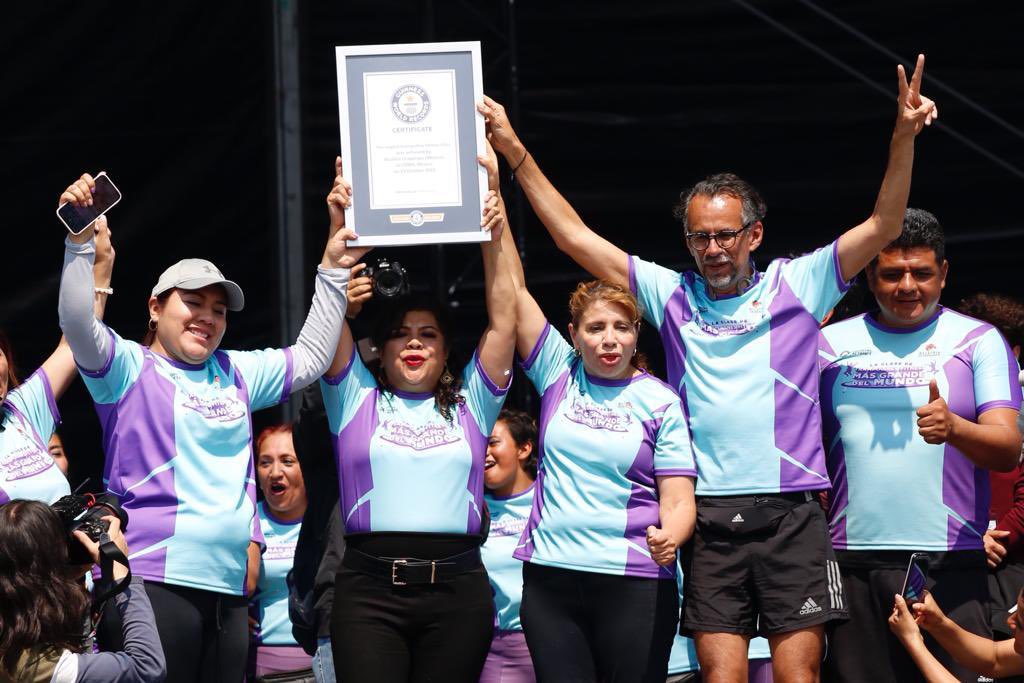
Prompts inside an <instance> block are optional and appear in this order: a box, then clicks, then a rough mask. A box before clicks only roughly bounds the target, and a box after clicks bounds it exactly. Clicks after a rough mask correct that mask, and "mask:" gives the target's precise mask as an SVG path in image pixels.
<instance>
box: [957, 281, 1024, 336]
mask: <svg viewBox="0 0 1024 683" xmlns="http://www.w3.org/2000/svg"><path fill="white" fill-rule="evenodd" d="M957 310H958V311H960V312H961V313H963V314H964V315H969V316H971V317H972V318H977V319H978V320H984V321H985V322H987V323H989V324H991V325H993V326H995V328H996V329H998V330H999V331H1000V332H1001V333H1002V335H1003V336H1004V337H1006V341H1007V342H1009V344H1010V346H1011V347H1013V346H1020V347H1024V303H1021V302H1020V301H1019V300H1017V299H1014V298H1013V297H1012V296H1005V295H1003V294H985V293H984V292H981V293H978V294H973V295H971V296H969V297H967V298H966V299H964V300H963V301H961V302H960V305H959V306H957Z"/></svg>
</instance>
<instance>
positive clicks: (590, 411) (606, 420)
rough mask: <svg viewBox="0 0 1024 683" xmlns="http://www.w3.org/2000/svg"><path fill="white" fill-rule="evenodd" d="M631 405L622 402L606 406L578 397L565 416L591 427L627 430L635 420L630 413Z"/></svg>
mask: <svg viewBox="0 0 1024 683" xmlns="http://www.w3.org/2000/svg"><path fill="white" fill-rule="evenodd" d="M630 407H631V404H629V403H621V404H619V405H618V406H615V407H614V408H606V407H603V406H599V405H597V404H595V403H590V402H589V401H583V400H579V399H577V400H574V401H573V402H572V404H571V405H570V406H569V408H568V409H567V410H566V411H565V416H566V417H567V418H569V419H570V420H572V421H573V422H575V423H576V424H581V425H584V426H585V427H590V428H591V429H607V430H608V431H610V432H625V431H627V430H628V429H629V425H630V424H632V422H633V417H632V416H631V415H630V414H629V409H630ZM616 408H618V410H616Z"/></svg>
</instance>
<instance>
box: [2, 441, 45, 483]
mask: <svg viewBox="0 0 1024 683" xmlns="http://www.w3.org/2000/svg"><path fill="white" fill-rule="evenodd" d="M55 466H56V465H55V464H54V462H53V458H52V457H51V456H50V454H49V453H46V452H44V451H42V450H40V448H39V447H38V446H36V445H35V444H29V445H24V446H20V447H19V448H15V449H14V450H13V451H11V453H10V454H8V456H7V457H6V458H4V460H3V462H0V470H3V471H5V472H6V473H7V477H6V479H7V481H17V480H18V479H27V478H28V477H32V476H35V475H37V474H39V473H40V472H45V471H46V470H48V469H50V468H51V467H55Z"/></svg>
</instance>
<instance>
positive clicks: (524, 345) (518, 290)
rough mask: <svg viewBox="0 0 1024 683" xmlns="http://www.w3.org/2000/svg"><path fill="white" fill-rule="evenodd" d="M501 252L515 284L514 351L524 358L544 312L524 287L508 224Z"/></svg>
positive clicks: (541, 326)
mask: <svg viewBox="0 0 1024 683" xmlns="http://www.w3.org/2000/svg"><path fill="white" fill-rule="evenodd" d="M499 201H501V212H502V213H503V214H504V213H505V206H504V204H505V202H504V200H503V199H501V197H500V195H499ZM501 239H502V253H503V254H504V258H505V264H506V267H507V268H508V269H509V272H510V273H511V275H512V284H513V285H514V286H515V300H516V352H517V353H518V354H519V357H520V358H522V359H526V358H528V357H529V355H530V352H531V351H533V349H534V347H535V346H536V345H537V340H538V339H540V335H541V334H542V333H543V332H544V328H545V326H546V325H547V324H548V321H547V318H546V317H544V312H543V311H542V310H541V309H540V306H539V305H538V304H537V300H536V299H534V298H533V295H532V294H530V290H528V289H527V288H526V276H525V274H524V273H523V261H522V259H520V258H519V250H518V248H517V247H516V243H515V240H514V239H513V238H512V230H511V229H510V226H506V228H505V230H503V231H502V234H501Z"/></svg>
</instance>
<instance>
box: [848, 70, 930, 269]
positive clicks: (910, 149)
mask: <svg viewBox="0 0 1024 683" xmlns="http://www.w3.org/2000/svg"><path fill="white" fill-rule="evenodd" d="M896 71H897V80H898V83H899V98H898V101H897V114H896V127H895V129H894V130H893V133H892V141H891V142H890V143H889V165H888V166H887V167H886V169H885V177H884V178H883V179H882V187H881V189H880V190H879V191H878V198H877V199H876V200H875V209H874V211H873V212H872V213H871V216H870V217H869V218H868V219H867V220H866V221H864V222H863V223H861V224H860V225H858V226H856V227H853V228H850V229H849V230H847V231H846V232H845V233H844V234H843V235H842V236H840V238H839V245H838V252H839V266H840V269H841V270H842V277H843V281H847V280H850V279H851V278H853V276H855V275H856V274H857V273H859V272H860V271H861V270H863V268H864V266H866V265H868V263H870V262H871V259H873V258H875V256H877V255H878V252H880V251H882V249H884V248H885V247H886V246H887V245H888V244H889V243H890V242H892V241H893V240H895V239H896V238H897V237H899V236H900V232H901V231H902V229H903V215H904V214H905V213H906V211H907V198H908V197H909V196H910V177H911V171H912V169H913V167H914V138H915V137H916V136H917V134H918V133H920V132H921V130H922V129H923V128H924V126H928V125H931V122H932V121H934V120H935V119H937V118H938V117H939V110H938V108H937V107H936V106H935V103H934V102H932V101H931V100H930V99H928V98H927V97H923V96H922V95H921V79H922V78H923V76H924V55H918V56H917V66H916V67H915V69H914V75H913V76H912V77H911V79H910V83H907V74H906V72H905V71H904V69H903V65H902V64H901V65H898V66H897V67H896Z"/></svg>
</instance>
